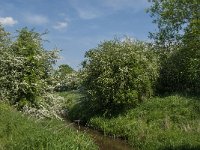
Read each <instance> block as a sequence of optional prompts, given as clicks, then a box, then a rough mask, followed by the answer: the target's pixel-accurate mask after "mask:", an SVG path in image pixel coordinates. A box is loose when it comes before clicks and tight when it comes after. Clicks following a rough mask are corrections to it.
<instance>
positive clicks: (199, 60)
mask: <svg viewBox="0 0 200 150" xmlns="http://www.w3.org/2000/svg"><path fill="white" fill-rule="evenodd" d="M150 2H152V6H151V8H150V9H149V10H148V11H149V12H150V13H151V15H152V17H154V18H155V19H154V22H155V23H156V24H157V25H158V32H157V33H151V37H152V38H153V39H154V40H155V45H156V46H157V47H158V48H159V50H161V51H160V54H161V55H160V56H161V70H160V78H159V82H160V84H159V90H160V91H162V92H166V91H169V92H177V91H178V92H187V93H188V92H189V93H196V94H197V93H199V92H200V82H199V78H200V70H199V68H200V65H199V64H200V51H199V49H200V42H199V41H200V28H199V27H200V7H199V6H200V1H199V0H178V1H177V0H150ZM163 56H164V57H163Z"/></svg>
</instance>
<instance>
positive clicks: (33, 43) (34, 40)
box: [0, 28, 57, 106]
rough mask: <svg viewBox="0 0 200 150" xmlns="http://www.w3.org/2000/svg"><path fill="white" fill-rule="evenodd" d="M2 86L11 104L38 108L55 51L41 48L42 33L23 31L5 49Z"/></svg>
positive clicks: (53, 61)
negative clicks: (36, 106)
mask: <svg viewBox="0 0 200 150" xmlns="http://www.w3.org/2000/svg"><path fill="white" fill-rule="evenodd" d="M4 51H5V52H4V54H6V53H7V54H8V55H7V57H5V55H4V56H3V57H2V62H3V64H4V65H2V66H1V67H0V68H1V69H0V70H1V71H2V73H1V78H2V79H5V80H4V82H3V83H2V84H1V89H4V92H5V93H6V96H7V99H9V101H10V102H11V103H12V104H16V103H18V104H20V105H22V106H23V105H25V104H27V103H28V104H30V105H37V100H38V97H39V96H41V95H42V94H44V93H46V91H47V90H48V89H49V84H48V83H49V78H50V76H51V73H52V64H53V63H55V60H56V58H57V56H56V55H57V54H56V53H57V51H55V50H54V51H47V50H45V49H44V48H43V45H42V38H41V34H39V33H37V32H34V31H33V30H28V29H27V28H23V29H21V30H20V31H18V36H17V38H16V40H15V41H13V42H12V43H11V44H10V46H9V48H8V49H4Z"/></svg>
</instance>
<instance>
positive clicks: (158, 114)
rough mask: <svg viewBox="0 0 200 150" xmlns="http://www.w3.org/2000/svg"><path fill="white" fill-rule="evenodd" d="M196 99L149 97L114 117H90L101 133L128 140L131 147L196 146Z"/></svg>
mask: <svg viewBox="0 0 200 150" xmlns="http://www.w3.org/2000/svg"><path fill="white" fill-rule="evenodd" d="M199 114H200V103H199V100H198V99H195V98H185V97H181V96H169V97H165V98H152V99H150V100H149V101H146V102H144V103H143V104H141V105H140V106H138V107H136V108H133V109H131V110H128V111H127V112H126V113H124V114H121V115H119V116H117V117H113V118H111V119H107V118H104V117H93V118H91V119H90V122H89V124H90V125H91V126H92V127H93V128H95V129H99V130H101V131H102V132H103V133H104V134H107V135H108V134H109V135H114V136H115V137H122V138H125V139H127V140H128V142H129V143H130V144H131V145H132V146H133V148H134V149H145V150H146V149H152V150H156V149H174V150H175V149H194V150H195V149H196V150H197V149H199V148H200V115H199Z"/></svg>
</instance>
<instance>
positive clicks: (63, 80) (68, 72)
mask: <svg viewBox="0 0 200 150" xmlns="http://www.w3.org/2000/svg"><path fill="white" fill-rule="evenodd" d="M54 77H55V79H56V81H57V84H56V86H55V91H60V92H61V91H67V90H76V89H78V87H79V84H80V79H79V73H78V72H76V71H75V70H73V69H72V68H71V67H70V66H69V65H67V64H62V65H60V66H59V67H58V69H57V70H56V71H55V74H54Z"/></svg>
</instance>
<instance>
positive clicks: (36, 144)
mask: <svg viewBox="0 0 200 150" xmlns="http://www.w3.org/2000/svg"><path fill="white" fill-rule="evenodd" d="M0 149H1V150H4V149H7V150H19V149H24V150H36V149H37V150H40V149H46V150H62V149H69V150H75V149H77V150H80V149H84V150H85V149H91V150H93V149H94V150H95V149H97V146H96V145H94V143H93V142H92V140H91V139H90V138H89V137H88V136H86V135H85V134H81V133H79V132H77V131H76V130H75V129H72V127H71V126H70V125H69V124H66V123H64V122H61V121H58V120H36V119H34V118H31V117H28V116H26V115H23V114H22V113H20V112H17V111H16V110H14V109H13V108H12V107H10V106H8V105H6V104H3V103H0Z"/></svg>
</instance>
